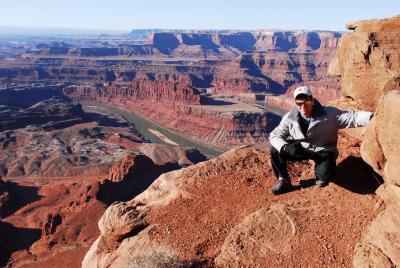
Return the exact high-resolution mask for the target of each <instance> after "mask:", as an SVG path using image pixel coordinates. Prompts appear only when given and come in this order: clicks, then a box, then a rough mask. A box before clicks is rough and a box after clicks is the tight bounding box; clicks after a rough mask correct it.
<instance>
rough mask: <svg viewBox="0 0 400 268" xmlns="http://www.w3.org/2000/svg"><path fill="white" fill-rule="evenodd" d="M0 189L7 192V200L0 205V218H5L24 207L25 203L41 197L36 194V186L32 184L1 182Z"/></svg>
mask: <svg viewBox="0 0 400 268" xmlns="http://www.w3.org/2000/svg"><path fill="white" fill-rule="evenodd" d="M0 188H1V189H0V191H4V192H7V193H8V194H9V198H8V200H7V202H5V203H4V204H1V206H0V218H5V217H8V216H10V215H11V214H13V213H14V212H16V211H17V210H19V209H20V208H22V207H24V206H25V205H27V204H30V203H32V202H35V201H38V200H40V199H41V198H42V196H41V195H39V194H38V188H37V187H34V186H22V185H19V184H18V183H15V182H10V181H6V182H1V184H0Z"/></svg>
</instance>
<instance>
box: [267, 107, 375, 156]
mask: <svg viewBox="0 0 400 268" xmlns="http://www.w3.org/2000/svg"><path fill="white" fill-rule="evenodd" d="M299 116H301V115H300V112H299V110H298V109H297V108H293V109H292V110H291V111H290V112H289V113H287V114H285V115H284V116H283V118H282V121H281V122H280V124H279V125H278V126H277V127H276V128H275V129H274V130H273V131H272V132H271V134H270V136H269V140H270V142H271V145H272V146H273V147H275V149H277V150H278V151H279V152H280V151H281V149H282V147H283V146H284V145H285V144H287V143H288V141H291V140H292V141H293V140H299V141H301V145H302V146H303V147H304V148H307V149H309V150H312V151H315V152H318V151H322V150H327V151H332V152H335V153H336V154H337V141H338V134H337V132H338V129H340V128H352V127H362V126H365V125H367V124H368V122H369V120H370V118H371V116H372V113H370V112H354V111H341V110H338V109H336V108H334V107H324V106H322V105H321V104H320V103H319V102H318V101H317V100H315V105H314V111H313V114H312V116H311V122H310V125H309V127H308V130H307V134H306V136H304V135H303V132H302V131H301V128H300V123H299Z"/></svg>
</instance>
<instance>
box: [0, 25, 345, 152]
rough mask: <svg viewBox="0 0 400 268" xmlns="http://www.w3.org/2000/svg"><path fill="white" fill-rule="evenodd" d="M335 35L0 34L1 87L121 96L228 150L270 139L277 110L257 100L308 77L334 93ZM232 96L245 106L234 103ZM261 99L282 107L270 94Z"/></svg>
mask: <svg viewBox="0 0 400 268" xmlns="http://www.w3.org/2000/svg"><path fill="white" fill-rule="evenodd" d="M340 36H341V33H339V32H324V31H268V30H260V31H247V32H240V31H236V32H235V31H173V30H170V31H169V30H163V31H159V32H157V31H154V32H152V31H149V32H147V36H146V37H145V38H144V37H143V33H136V32H135V31H133V32H132V33H131V34H130V35H128V36H125V37H124V38H119V39H118V38H115V39H113V38H110V40H107V39H106V40H98V39H87V40H85V39H83V40H82V39H76V38H75V39H74V38H69V39H67V38H65V40H64V39H61V40H59V41H54V40H52V41H51V42H45V40H42V39H41V40H40V41H36V42H35V41H31V42H22V44H21V45H19V46H18V47H17V48H16V45H12V44H8V43H5V44H3V45H2V46H1V47H0V51H4V52H3V53H4V55H5V56H4V57H5V58H4V59H3V60H2V61H1V62H0V87H3V88H12V86H13V85H21V84H23V83H25V84H27V85H30V84H39V85H49V84H52V85H55V84H57V83H63V84H64V85H66V86H65V88H64V89H63V95H65V96H67V97H69V98H71V99H72V100H75V101H91V102H96V103H99V104H109V105H117V106H120V107H123V108H124V109H126V110H128V111H133V112H135V113H137V114H139V115H142V116H143V117H145V118H147V119H150V120H151V121H153V122H155V123H157V124H159V125H163V126H164V127H166V128H167V129H169V130H171V131H174V132H177V133H179V134H182V135H186V136H188V137H190V138H192V139H194V140H196V141H197V142H203V143H205V144H207V145H209V146H212V147H213V148H215V149H218V150H227V149H229V148H232V147H234V146H237V145H240V144H266V140H267V134H266V133H267V132H268V131H270V129H271V128H273V127H274V125H276V124H277V121H276V118H277V117H276V116H274V115H273V114H271V112H269V113H268V111H266V110H265V102H263V100H278V101H279V99H281V95H282V94H284V93H285V92H286V91H287V89H288V88H290V87H295V86H297V85H300V84H302V83H308V82H310V83H312V84H313V87H315V92H316V96H317V97H318V98H320V99H321V101H324V102H325V101H328V100H332V99H335V98H336V97H337V95H338V92H339V90H340V87H339V80H338V79H336V78H334V77H331V76H329V75H328V74H327V68H328V64H329V61H330V59H331V58H332V57H333V55H334V53H335V51H336V49H337V46H338V42H339V39H340ZM10 51H13V54H12V53H11V52H10ZM328 92H329V93H328ZM220 95H224V96H228V97H229V96H235V97H236V98H237V100H233V101H230V100H229V99H228V100H223V101H218V100H217V101H216V100H215V98H214V96H217V97H218V96H220ZM267 95H268V98H266V97H265V96H267ZM289 99H290V98H289ZM237 102H247V103H248V105H247V106H245V107H242V106H241V105H233V104H236V103H237ZM159 104H162V105H159ZM267 106H268V107H269V106H271V109H274V108H273V106H278V107H280V105H279V103H276V102H275V103H274V102H267ZM260 107H261V109H260ZM268 107H267V108H268ZM285 109H287V108H285ZM171 118H174V120H171ZM268 125H269V126H268Z"/></svg>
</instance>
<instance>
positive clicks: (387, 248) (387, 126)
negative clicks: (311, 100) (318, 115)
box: [330, 16, 400, 267]
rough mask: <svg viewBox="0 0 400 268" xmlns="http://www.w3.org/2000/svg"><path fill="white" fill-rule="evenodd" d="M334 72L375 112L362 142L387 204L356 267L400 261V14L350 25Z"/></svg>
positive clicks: (351, 97)
mask: <svg viewBox="0 0 400 268" xmlns="http://www.w3.org/2000/svg"><path fill="white" fill-rule="evenodd" d="M347 27H348V28H349V29H351V30H354V32H352V33H348V34H346V35H344V36H343V39H342V42H341V47H340V49H339V51H338V53H337V55H336V57H335V58H334V60H333V62H332V65H331V68H330V69H331V71H332V72H335V73H336V74H339V75H341V77H342V89H343V94H344V96H345V97H347V102H346V101H343V102H342V103H341V104H342V105H346V103H349V105H351V106H353V107H354V106H355V107H361V108H363V109H367V110H371V111H375V115H374V118H373V120H372V122H371V123H370V124H369V125H368V128H367V130H366V137H365V140H364V141H363V144H362V147H361V153H362V157H363V159H364V160H365V161H366V162H367V163H368V164H370V165H371V166H372V167H373V168H374V170H375V171H376V172H377V173H378V174H380V175H382V176H383V178H384V180H385V183H384V184H383V185H382V186H381V187H380V188H379V189H378V191H377V193H378V195H379V196H380V197H381V198H382V199H383V201H384V204H385V205H384V208H383V209H382V211H381V213H380V214H379V215H378V217H377V218H376V219H375V220H374V221H373V222H372V223H371V225H370V226H369V228H368V229H367V231H366V232H365V233H364V235H363V239H362V241H361V242H360V244H359V245H358V246H357V248H356V250H355V257H354V265H355V266H376V265H377V266H380V267H393V266H394V267H396V266H399V265H400V258H399V256H400V245H399V243H398V241H399V239H400V231H399V230H400V224H399V223H400V217H399V215H400V213H399V211H400V210H399V208H400V179H399V172H400V169H399V165H398V163H399V161H400V154H399V151H400V150H399V149H400V139H399V135H397V132H396V129H397V128H398V126H399V125H400V120H399V118H400V113H399V109H398V107H399V105H400V60H399V51H400V17H399V16H397V17H393V18H388V19H384V20H372V21H360V22H355V23H351V24H348V25H347Z"/></svg>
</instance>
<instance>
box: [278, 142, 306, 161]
mask: <svg viewBox="0 0 400 268" xmlns="http://www.w3.org/2000/svg"><path fill="white" fill-rule="evenodd" d="M282 151H284V152H285V153H287V154H288V155H290V156H293V157H299V156H301V154H302V152H303V151H304V148H303V146H302V145H301V142H300V141H296V142H293V143H289V144H286V145H285V146H283V148H282Z"/></svg>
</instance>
